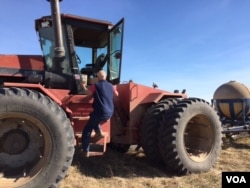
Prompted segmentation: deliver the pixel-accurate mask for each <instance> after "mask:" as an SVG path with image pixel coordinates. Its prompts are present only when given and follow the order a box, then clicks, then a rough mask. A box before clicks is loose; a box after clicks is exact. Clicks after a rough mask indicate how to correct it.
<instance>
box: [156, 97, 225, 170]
mask: <svg viewBox="0 0 250 188" xmlns="http://www.w3.org/2000/svg"><path fill="white" fill-rule="evenodd" d="M221 131H222V129H221V122H220V121H219V117H218V115H217V113H216V112H215V110H214V109H213V108H212V107H211V106H210V105H209V104H208V103H207V102H205V101H204V100H202V99H196V98H190V99H183V100H182V101H180V102H179V103H178V104H176V105H175V108H173V109H171V110H169V111H168V112H166V113H165V114H163V118H162V121H161V126H160V129H159V137H158V138H159V141H158V144H159V148H160V153H161V156H162V158H163V160H164V162H165V163H166V166H167V168H170V169H169V170H172V171H174V172H175V173H177V174H188V173H199V172H205V171H208V170H209V169H210V168H212V167H213V165H214V164H215V162H216V160H217V158H218V155H219V153H220V150H221V145H222V133H221Z"/></svg>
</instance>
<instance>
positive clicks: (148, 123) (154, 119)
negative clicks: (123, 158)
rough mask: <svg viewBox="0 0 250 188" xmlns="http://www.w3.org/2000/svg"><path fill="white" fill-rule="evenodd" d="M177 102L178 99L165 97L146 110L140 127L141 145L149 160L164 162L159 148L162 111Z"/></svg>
mask: <svg viewBox="0 0 250 188" xmlns="http://www.w3.org/2000/svg"><path fill="white" fill-rule="evenodd" d="M175 103H177V99H164V100H162V101H160V102H159V103H157V104H155V105H152V106H151V107H149V109H148V110H147V111H146V113H145V115H144V118H143V120H142V125H141V127H140V145H141V146H142V148H143V150H144V153H145V154H146V157H147V159H148V161H149V162H152V163H161V162H163V160H162V157H161V154H160V151H159V149H158V129H159V127H160V121H161V118H162V113H163V112H165V111H167V110H168V109H169V108H170V106H172V105H173V104H175Z"/></svg>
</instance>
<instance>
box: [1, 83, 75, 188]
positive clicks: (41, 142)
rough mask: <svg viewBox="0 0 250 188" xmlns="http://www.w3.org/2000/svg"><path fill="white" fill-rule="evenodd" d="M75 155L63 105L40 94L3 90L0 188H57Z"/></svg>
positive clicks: (23, 90)
mask: <svg viewBox="0 0 250 188" xmlns="http://www.w3.org/2000/svg"><path fill="white" fill-rule="evenodd" d="M73 155H74V132H73V129H72V126H71V124H70V121H69V119H68V118H67V117H66V114H65V112H64V111H63V110H62V108H61V107H60V106H58V105H57V104H56V103H54V102H53V101H52V100H51V99H49V98H48V97H46V96H44V95H42V94H41V93H39V92H36V91H31V90H28V89H19V88H1V89H0V188H15V187H19V188H33V187H44V188H48V187H50V188H55V187H57V186H58V184H59V182H60V181H61V180H62V179H63V178H64V177H65V175H66V173H67V170H68V168H69V166H70V165H71V162H72V159H73Z"/></svg>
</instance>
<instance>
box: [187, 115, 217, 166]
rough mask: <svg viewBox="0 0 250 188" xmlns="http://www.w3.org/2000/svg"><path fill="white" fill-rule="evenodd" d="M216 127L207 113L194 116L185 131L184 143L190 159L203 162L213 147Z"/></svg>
mask: <svg viewBox="0 0 250 188" xmlns="http://www.w3.org/2000/svg"><path fill="white" fill-rule="evenodd" d="M213 138H214V128H213V126H212V122H211V121H210V120H209V119H208V118H207V117H206V116H205V115H201V114H200V115H196V116H194V117H192V118H191V119H190V120H189V122H188V124H187V126H186V129H185V132H184V145H185V149H186V150H185V151H186V152H187V154H188V156H189V157H190V159H192V160H193V161H195V162H202V161H205V160H206V159H207V157H208V156H209V155H210V153H211V151H212V149H213V143H214V139H213Z"/></svg>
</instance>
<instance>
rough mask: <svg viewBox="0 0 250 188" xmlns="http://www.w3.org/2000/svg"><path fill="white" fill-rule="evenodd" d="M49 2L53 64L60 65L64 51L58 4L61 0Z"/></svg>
mask: <svg viewBox="0 0 250 188" xmlns="http://www.w3.org/2000/svg"><path fill="white" fill-rule="evenodd" d="M47 1H49V2H50V7H51V17H52V23H53V28H54V42H55V48H54V54H55V57H54V61H55V63H61V62H62V61H63V60H64V57H65V49H64V46H63V37H62V24H61V13H60V6H59V2H61V1H62V0H47Z"/></svg>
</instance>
